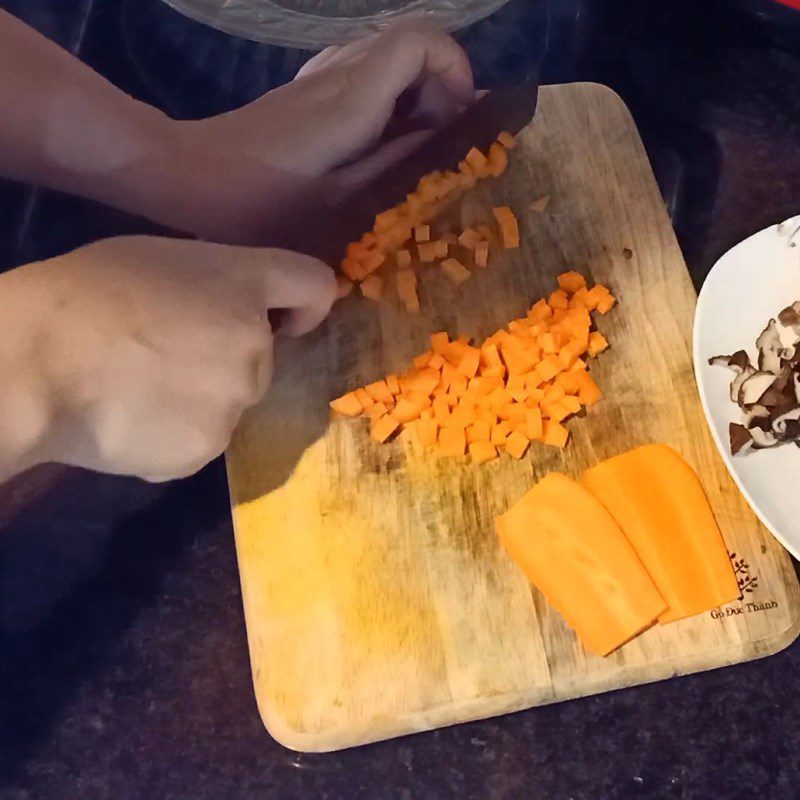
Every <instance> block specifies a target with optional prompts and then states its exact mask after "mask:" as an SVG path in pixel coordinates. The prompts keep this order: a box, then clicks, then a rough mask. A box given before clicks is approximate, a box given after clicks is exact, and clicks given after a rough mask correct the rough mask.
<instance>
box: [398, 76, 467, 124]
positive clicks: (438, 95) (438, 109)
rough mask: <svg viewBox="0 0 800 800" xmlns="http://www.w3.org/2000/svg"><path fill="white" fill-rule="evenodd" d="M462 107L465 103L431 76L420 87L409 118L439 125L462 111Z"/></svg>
mask: <svg viewBox="0 0 800 800" xmlns="http://www.w3.org/2000/svg"><path fill="white" fill-rule="evenodd" d="M464 107H465V104H464V103H462V102H461V101H459V100H457V99H456V98H455V97H453V95H452V94H450V92H449V91H448V90H447V89H446V88H445V87H444V86H443V85H442V82H441V81H440V80H439V79H438V78H432V79H430V80H427V81H425V83H423V85H422V86H421V87H420V89H419V92H418V94H417V103H416V107H415V108H414V111H413V112H412V114H411V118H412V119H419V120H421V121H424V122H425V123H426V124H429V125H432V126H433V127H441V126H442V125H444V124H445V123H446V122H449V121H450V120H451V119H453V118H454V117H456V116H457V115H458V114H459V113H460V112H461V111H463V110H464Z"/></svg>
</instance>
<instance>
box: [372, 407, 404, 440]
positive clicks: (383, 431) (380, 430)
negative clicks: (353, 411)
mask: <svg viewBox="0 0 800 800" xmlns="http://www.w3.org/2000/svg"><path fill="white" fill-rule="evenodd" d="M399 427H400V423H399V422H398V421H397V420H396V419H394V418H393V417H392V416H390V415H389V414H386V415H384V416H382V417H376V418H375V419H373V420H372V425H371V427H370V433H371V434H372V438H373V439H375V441H376V442H381V443H383V442H385V441H386V440H387V439H388V438H389V437H390V436H391V435H392V434H393V433H394V432H395V431H396V430H397V429H398V428H399Z"/></svg>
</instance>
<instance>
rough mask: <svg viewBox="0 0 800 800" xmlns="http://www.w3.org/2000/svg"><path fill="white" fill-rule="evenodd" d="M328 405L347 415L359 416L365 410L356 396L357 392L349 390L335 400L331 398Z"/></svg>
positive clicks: (338, 412)
mask: <svg viewBox="0 0 800 800" xmlns="http://www.w3.org/2000/svg"><path fill="white" fill-rule="evenodd" d="M328 405H329V406H330V407H331V408H332V409H333V410H334V411H335V412H336V413H337V414H344V415H345V416H346V417H358V416H360V415H361V413H362V412H363V411H364V407H363V406H362V405H361V403H360V402H359V400H358V397H356V394H355V392H348V393H347V394H343V395H342V396H341V397H337V398H336V399H335V400H331V402H330V403H328Z"/></svg>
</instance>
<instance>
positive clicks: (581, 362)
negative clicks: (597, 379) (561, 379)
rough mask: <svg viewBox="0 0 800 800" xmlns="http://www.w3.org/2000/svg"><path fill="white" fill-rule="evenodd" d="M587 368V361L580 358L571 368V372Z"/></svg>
mask: <svg viewBox="0 0 800 800" xmlns="http://www.w3.org/2000/svg"><path fill="white" fill-rule="evenodd" d="M585 369H586V362H585V361H584V360H583V359H580V358H579V359H578V360H577V361H576V362H575V363H574V364H573V365H572V366H571V367H570V368H569V371H570V372H581V371H582V370H585Z"/></svg>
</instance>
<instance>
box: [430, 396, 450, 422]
mask: <svg viewBox="0 0 800 800" xmlns="http://www.w3.org/2000/svg"><path fill="white" fill-rule="evenodd" d="M433 416H434V419H435V420H436V421H437V422H438V423H439V425H444V424H445V422H446V421H447V420H448V419H449V417H450V406H449V405H448V403H447V400H446V399H445V398H444V397H435V398H434V399H433Z"/></svg>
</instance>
